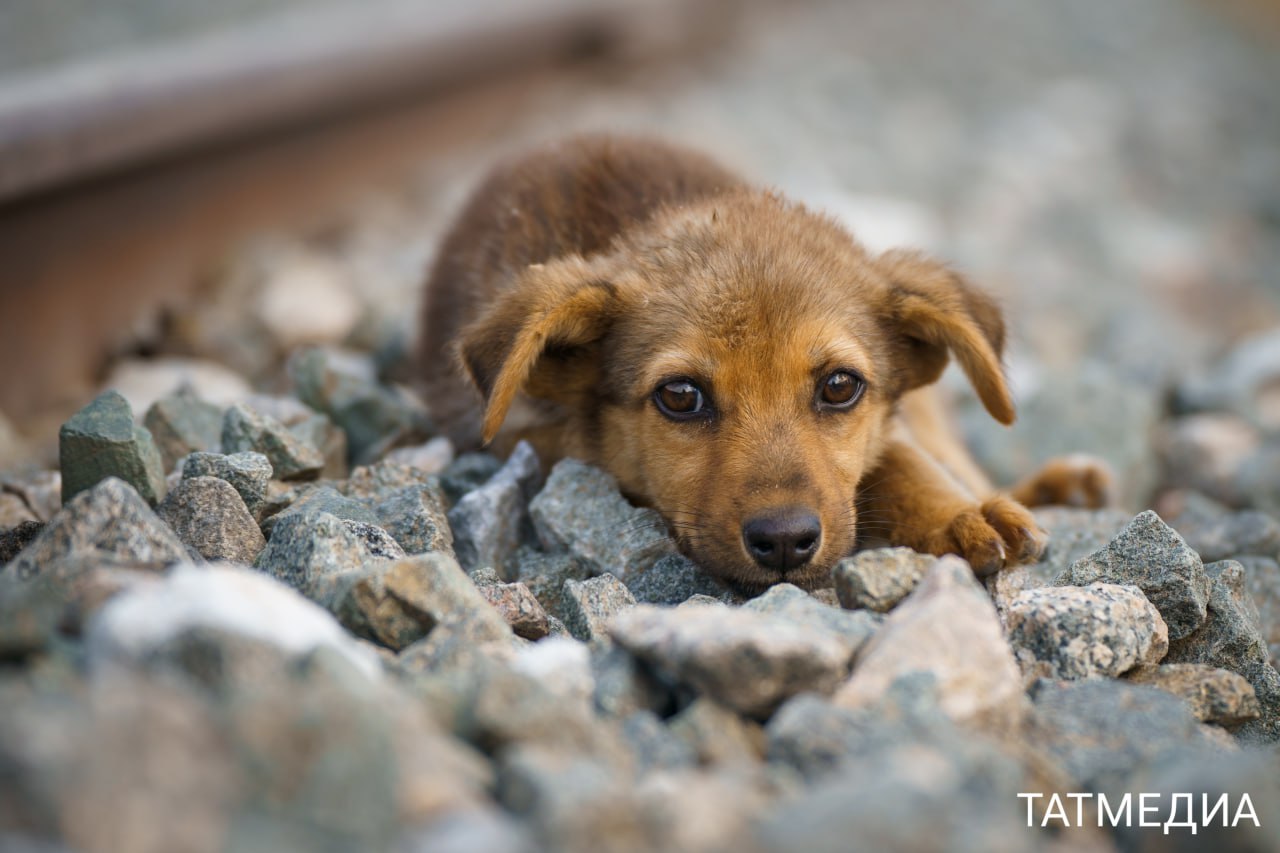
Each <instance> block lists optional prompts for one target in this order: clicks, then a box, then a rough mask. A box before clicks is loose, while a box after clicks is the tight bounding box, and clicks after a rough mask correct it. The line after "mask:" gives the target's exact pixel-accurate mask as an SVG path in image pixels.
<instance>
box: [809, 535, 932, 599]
mask: <svg viewBox="0 0 1280 853" xmlns="http://www.w3.org/2000/svg"><path fill="white" fill-rule="evenodd" d="M937 560H938V558H937V557H934V556H932V555H931V554H918V553H916V552H915V551H912V550H911V549H910V548H875V549H873V550H870V551H861V552H859V553H857V554H855V555H853V556H852V557H846V558H845V559H843V560H841V561H840V562H839V563H836V566H835V568H834V569H833V570H832V572H831V576H832V578H833V579H834V580H835V582H836V595H837V596H838V597H839V599H840V606H841V607H844V608H846V609H848V610H858V609H866V610H872V611H875V612H876V613H887V612H889V611H890V610H892V609H893V608H894V607H895V606H896V605H897V603H898V602H899V601H901V600H902V599H904V598H906V597H907V595H908V594H909V593H910V592H911V590H913V589H915V588H916V584H918V583H919V582H920V579H921V578H923V577H924V575H925V572H927V571H928V570H929V567H930V566H932V565H933V564H934V563H935V562H937Z"/></svg>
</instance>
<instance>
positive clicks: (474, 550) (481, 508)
mask: <svg viewBox="0 0 1280 853" xmlns="http://www.w3.org/2000/svg"><path fill="white" fill-rule="evenodd" d="M541 481H542V469H541V466H540V463H539V462H538V455H537V454H536V453H535V452H534V450H533V448H532V447H531V446H530V445H529V444H528V443H527V442H524V441H522V442H520V443H519V444H517V445H516V447H515V450H513V451H512V452H511V456H510V457H508V458H507V461H506V464H504V465H503V466H502V467H501V468H499V469H498V471H497V472H496V473H495V474H494V475H493V476H492V477H490V478H489V480H488V482H486V483H485V484H484V485H483V486H480V487H479V488H476V489H473V490H471V491H470V492H468V493H467V494H465V495H463V496H462V498H461V499H459V500H458V502H457V503H455V504H454V505H453V509H451V510H449V526H450V528H452V530H453V547H454V552H455V553H456V554H457V555H458V562H460V563H461V564H462V567H463V568H464V569H467V570H468V571H471V570H474V569H478V568H481V567H483V566H490V567H492V568H493V569H495V570H497V572H498V574H499V575H500V576H501V577H502V578H503V579H505V580H514V579H515V578H516V577H517V574H518V571H519V564H518V562H517V556H516V550H517V549H518V548H519V546H520V545H521V544H522V542H523V541H524V540H525V539H526V538H528V532H530V527H529V510H528V506H529V500H530V499H531V498H532V497H533V496H534V495H535V494H536V493H537V491H538V488H539V487H540V486H541Z"/></svg>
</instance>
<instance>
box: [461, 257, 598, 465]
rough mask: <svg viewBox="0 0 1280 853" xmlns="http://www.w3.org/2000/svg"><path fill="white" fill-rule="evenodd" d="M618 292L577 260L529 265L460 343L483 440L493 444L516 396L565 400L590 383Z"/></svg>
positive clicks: (581, 390)
mask: <svg viewBox="0 0 1280 853" xmlns="http://www.w3.org/2000/svg"><path fill="white" fill-rule="evenodd" d="M616 302H617V289H616V288H615V287H614V285H613V284H612V283H611V282H609V281H608V280H607V279H605V278H602V277H601V276H600V273H599V270H596V269H594V268H593V266H592V265H591V264H588V263H587V262H586V261H584V260H583V259H582V258H580V257H578V256H576V255H572V256H568V257H565V258H560V259H558V260H556V261H554V262H552V263H549V264H545V265H544V264H534V265H532V266H530V267H528V268H526V269H525V271H524V272H523V273H521V274H520V277H519V279H518V280H517V281H516V283H515V284H514V285H513V286H512V288H511V290H509V291H508V292H506V293H504V294H502V295H501V296H499V297H498V299H497V300H496V301H495V302H494V303H493V304H492V305H491V306H490V307H489V309H488V310H487V311H486V312H485V313H484V314H483V315H482V316H481V317H480V318H479V319H478V320H477V321H476V322H474V323H472V324H471V325H469V326H467V327H466V328H465V329H463V330H462V333H461V334H460V335H459V338H458V355H459V357H460V359H461V361H462V364H463V367H465V368H466V371H467V373H468V374H469V375H470V377H471V380H472V382H474V383H475V385H476V387H477V388H479V389H480V393H481V394H482V395H483V396H484V401H485V403H484V421H483V430H482V435H483V437H484V440H485V442H486V443H488V442H489V441H491V440H493V437H494V436H495V435H496V434H497V432H498V428H499V427H501V426H502V422H503V420H505V419H506V416H507V410H508V409H509V408H510V407H511V403H512V401H513V400H514V399H515V396H516V394H517V393H519V392H521V391H525V392H526V393H528V394H530V395H531V396H535V397H542V398H545V399H550V400H560V401H563V400H567V399H569V398H570V397H571V396H573V395H574V394H578V393H582V392H583V391H586V390H588V389H589V388H590V387H592V386H593V385H594V384H595V381H596V377H597V375H598V359H597V358H596V357H595V349H596V347H595V346H594V345H595V344H597V343H598V342H599V341H600V339H601V338H602V337H603V336H604V334H605V332H606V331H607V330H608V327H609V325H610V323H611V322H612V320H613V317H614V316H615V315H616V312H617V305H616Z"/></svg>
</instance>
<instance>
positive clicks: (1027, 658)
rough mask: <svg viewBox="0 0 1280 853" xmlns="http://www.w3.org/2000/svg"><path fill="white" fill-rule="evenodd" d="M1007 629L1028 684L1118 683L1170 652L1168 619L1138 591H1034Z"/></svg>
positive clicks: (1013, 611) (1102, 586)
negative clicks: (1076, 680) (1040, 681)
mask: <svg viewBox="0 0 1280 853" xmlns="http://www.w3.org/2000/svg"><path fill="white" fill-rule="evenodd" d="M1005 624H1006V627H1007V630H1008V634H1009V642H1010V644H1012V646H1013V648H1014V654H1015V655H1016V656H1017V658H1018V663H1019V664H1020V665H1021V667H1022V672H1023V676H1024V677H1026V678H1060V679H1072V678H1098V677H1108V678H1115V677H1116V676H1119V675H1122V674H1124V673H1126V672H1128V671H1129V670H1131V669H1133V668H1134V667H1135V666H1137V665H1139V664H1154V663H1157V662H1159V661H1160V660H1162V659H1163V658H1164V656H1165V654H1166V653H1168V651H1169V629H1168V627H1167V626H1166V625H1165V623H1164V619H1162V618H1160V613H1159V611H1157V610H1156V609H1155V607H1153V606H1152V605H1151V602H1149V601H1147V598H1146V596H1145V595H1143V594H1142V590H1140V589H1138V588H1137V587H1136V586H1116V585H1114V584H1106V583H1093V584H1089V585H1088V586H1086V587H1049V588H1045V589H1033V590H1028V591H1027V592H1023V593H1020V594H1019V595H1018V596H1017V597H1016V598H1014V599H1013V601H1012V602H1011V603H1010V604H1009V609H1008V611H1007V613H1006V616H1005Z"/></svg>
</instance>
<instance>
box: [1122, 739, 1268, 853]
mask: <svg viewBox="0 0 1280 853" xmlns="http://www.w3.org/2000/svg"><path fill="white" fill-rule="evenodd" d="M1130 785H1131V787H1130V788H1129V790H1132V791H1143V792H1147V793H1149V794H1151V795H1154V796H1153V801H1154V802H1159V803H1162V804H1163V803H1172V802H1173V801H1174V796H1173V795H1174V794H1180V795H1188V794H1189V795H1190V796H1191V802H1193V803H1195V806H1196V810H1195V815H1196V817H1197V818H1199V820H1197V821H1196V824H1197V826H1196V831H1195V833H1194V834H1193V833H1192V832H1191V831H1190V830H1189V829H1186V828H1171V830H1170V832H1169V834H1168V835H1165V834H1164V832H1163V831H1159V832H1157V831H1153V830H1152V829H1151V828H1150V827H1142V826H1140V825H1139V824H1140V821H1139V820H1135V821H1133V822H1132V824H1131V825H1130V826H1124V825H1121V826H1120V827H1119V828H1118V829H1117V831H1116V843H1117V844H1118V845H1120V849H1122V850H1132V851H1135V853H1201V851H1205V850H1213V851H1219V850H1221V851H1230V853H1255V851H1257V853H1260V852H1261V851H1269V850H1280V828H1278V827H1277V826H1276V823H1275V821H1269V820H1267V818H1266V815H1269V814H1280V774H1277V773H1276V759H1275V755H1274V753H1268V752H1267V751H1264V750H1253V749H1242V750H1238V751H1233V752H1226V753H1224V752H1222V751H1220V750H1213V751H1211V750H1206V749H1186V750H1183V751H1181V752H1179V753H1177V754H1174V755H1172V756H1169V757H1167V758H1165V759H1163V760H1159V761H1155V762H1152V763H1151V764H1149V765H1148V766H1146V767H1145V768H1143V769H1141V770H1140V771H1139V772H1138V773H1136V774H1135V775H1134V776H1133V777H1131V781H1130ZM1246 795H1247V796H1248V798H1249V802H1250V803H1251V804H1252V807H1253V810H1254V813H1255V814H1256V815H1257V818H1258V822H1257V825H1255V823H1254V821H1252V820H1250V819H1249V818H1248V810H1245V811H1244V812H1243V813H1242V814H1240V819H1239V820H1238V821H1237V820H1235V817H1236V815H1237V813H1239V811H1240V807H1241V805H1242V803H1243V802H1244V798H1245V796H1246ZM1224 796H1225V797H1226V798H1227V802H1228V803H1229V805H1227V806H1226V807H1225V808H1224V809H1222V810H1220V811H1219V812H1218V814H1217V815H1216V816H1214V817H1213V818H1212V819H1209V820H1205V819H1204V817H1205V815H1204V814H1203V812H1204V806H1205V805H1206V804H1207V805H1208V808H1209V809H1210V810H1212V809H1213V807H1214V805H1215V804H1217V803H1218V802H1219V800H1220V798H1222V797H1224ZM1226 810H1229V811H1230V814H1228V815H1226V816H1223V815H1222V811H1226Z"/></svg>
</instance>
